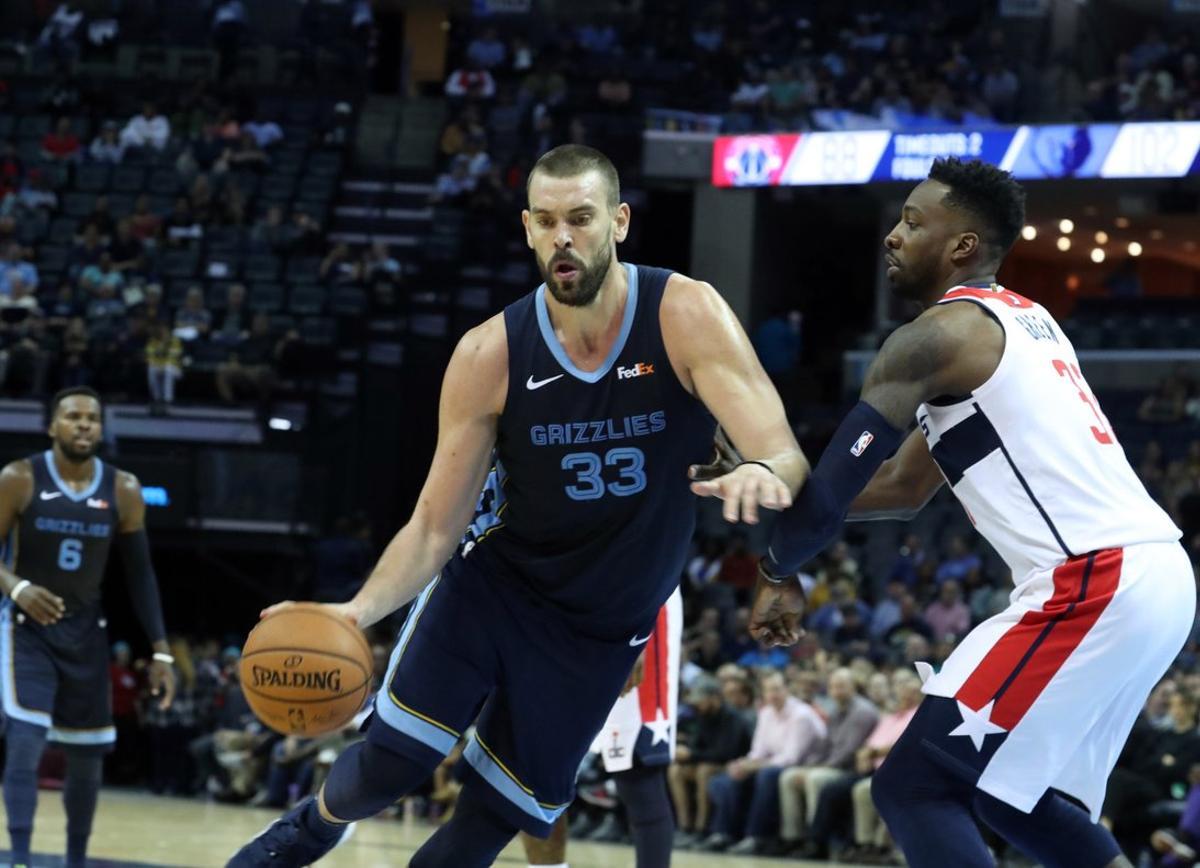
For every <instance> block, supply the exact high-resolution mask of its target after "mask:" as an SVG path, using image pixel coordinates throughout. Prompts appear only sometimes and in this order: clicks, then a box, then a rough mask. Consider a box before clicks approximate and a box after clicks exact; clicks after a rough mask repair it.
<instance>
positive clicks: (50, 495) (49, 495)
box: [38, 491, 62, 500]
mask: <svg viewBox="0 0 1200 868" xmlns="http://www.w3.org/2000/svg"><path fill="white" fill-rule="evenodd" d="M38 497H39V498H41V499H42V500H54V498H56V497H62V492H61V491H43V492H42V493H41V494H39V495H38Z"/></svg>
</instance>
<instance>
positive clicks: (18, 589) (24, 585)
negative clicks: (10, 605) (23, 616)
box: [8, 579, 33, 602]
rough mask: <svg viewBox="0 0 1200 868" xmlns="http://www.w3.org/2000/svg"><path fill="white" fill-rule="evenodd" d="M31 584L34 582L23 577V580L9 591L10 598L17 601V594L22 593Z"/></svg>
mask: <svg viewBox="0 0 1200 868" xmlns="http://www.w3.org/2000/svg"><path fill="white" fill-rule="evenodd" d="M31 584H33V583H32V582H31V581H29V580H28V579H21V581H19V582H17V583H16V584H15V585H13V589H12V590H11V591H9V592H8V598H9V599H10V600H12V601H13V602H16V599H17V594H19V593H21V591H23V590H25V589H26V588H28V587H29V586H30V585H31Z"/></svg>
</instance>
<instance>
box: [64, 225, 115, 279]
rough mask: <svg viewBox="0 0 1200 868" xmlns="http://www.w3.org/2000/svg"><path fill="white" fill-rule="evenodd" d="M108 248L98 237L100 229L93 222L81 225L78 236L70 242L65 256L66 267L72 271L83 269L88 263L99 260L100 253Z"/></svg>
mask: <svg viewBox="0 0 1200 868" xmlns="http://www.w3.org/2000/svg"><path fill="white" fill-rule="evenodd" d="M106 250H108V245H107V244H105V243H104V239H103V238H101V237H100V231H99V230H98V229H96V227H95V225H94V224H89V225H87V226H84V227H83V231H82V232H81V233H80V235H79V237H78V238H76V239H75V240H74V241H73V242H72V244H71V253H70V255H69V256H68V258H67V263H68V269H69V270H70V271H71V272H72V273H75V272H78V271H81V270H83V269H84V268H85V267H87V266H89V265H94V264H96V263H98V262H99V261H100V254H102V253H104V251H106Z"/></svg>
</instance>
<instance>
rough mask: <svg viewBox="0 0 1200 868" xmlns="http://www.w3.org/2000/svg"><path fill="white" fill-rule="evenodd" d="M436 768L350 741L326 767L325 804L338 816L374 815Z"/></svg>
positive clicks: (432, 763) (433, 763) (433, 760)
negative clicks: (327, 772) (330, 766)
mask: <svg viewBox="0 0 1200 868" xmlns="http://www.w3.org/2000/svg"><path fill="white" fill-rule="evenodd" d="M435 768H437V760H436V758H430V759H429V760H427V761H425V762H421V761H418V760H415V759H413V758H412V757H409V756H405V755H403V754H399V753H395V752H394V751H390V750H387V749H386V748H382V747H379V746H378V745H375V744H372V743H370V742H366V741H360V742H357V743H355V744H352V745H350V747H349V748H347V749H346V751H345V752H344V753H343V754H342V755H341V756H340V757H338V759H337V762H335V763H334V764H333V767H332V768H331V769H330V770H329V777H328V779H326V781H325V806H326V808H327V809H328V810H329V813H331V814H332V815H333V816H335V817H337V818H338V819H339V820H344V821H347V822H349V821H353V820H362V819H366V818H367V817H373V816H375V815H376V814H378V813H379V812H380V811H382V810H383V809H385V808H387V807H389V806H390V805H392V804H394V803H395V802H396V801H397V800H399V799H400V798H402V797H403V796H405V795H407V794H408V793H409V792H411V791H412V790H413V789H415V788H416V787H417V786H419V785H420V784H421V783H423V782H424V781H425V780H427V779H428V778H429V777H430V776H431V775H432V774H433V770H434V769H435Z"/></svg>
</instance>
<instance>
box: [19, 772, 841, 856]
mask: <svg viewBox="0 0 1200 868" xmlns="http://www.w3.org/2000/svg"><path fill="white" fill-rule="evenodd" d="M0 808H2V806H0ZM2 813H3V811H2V810H0V814H2ZM276 816H278V812H277V811H267V810H260V809H255V808H247V807H243V806H237V805H217V804H208V803H205V802H202V801H196V800H194V799H178V798H168V797H162V796H152V795H149V794H146V793H137V792H130V791H126V790H105V791H104V792H103V793H102V794H101V795H100V808H99V810H98V811H97V814H96V826H95V831H94V833H93V835H92V844H91V848H90V850H89V853H88V857H89V863H88V864H89V866H92V868H134V866H137V868H151V866H153V868H184V866H186V868H210V866H222V865H224V864H225V860H226V859H228V858H229V856H231V855H232V854H233V853H234V852H235V851H236V850H237V848H238V847H240V846H241V845H242V844H243V843H245V842H246V841H248V840H249V839H250V838H252V837H254V836H255V835H256V834H258V833H259V832H260V831H261V830H262V829H263V828H264V827H265V826H266V825H267V824H268V823H270V822H271V820H273V819H274V818H275V817H276ZM63 824H64V814H63V809H62V800H61V798H60V795H59V794H58V793H55V792H49V791H42V792H41V793H40V794H39V798H38V813H37V819H36V821H35V827H34V839H33V843H34V851H35V853H37V854H39V855H40V858H39V856H36V855H35V857H34V865H35V866H37V868H50V866H60V865H61V864H62V859H61V856H62V853H63V848H64V846H65V841H66V836H65V831H64V826H63ZM3 828H4V827H3V826H2V825H0V840H2V841H3V844H0V866H5V868H7V862H6V861H5V857H6V856H7V851H6V850H4V849H2V848H3V847H6V846H7V844H8V841H7V835H6V834H5V833H4V832H3ZM431 831H432V827H430V826H427V825H424V824H421V823H413V822H411V821H404V820H368V821H367V822H365V823H359V825H358V828H357V829H356V830H355V834H354V837H352V838H351V839H350V840H349V841H348V842H346V843H345V844H343V845H342V846H341V847H339V848H338V849H337V850H334V851H333V852H332V853H331V854H329V856H327V857H326V858H325V859H322V860H321V862H320V865H321V868H326V866H328V868H395V866H399V868H403V866H405V865H407V864H408V859H409V857H410V856H411V855H412V854H413V852H414V851H415V850H416V848H417V847H418V846H420V844H421V842H422V841H424V840H425V839H426V838H427V837H428V836H429V834H430V832H431ZM568 855H569V857H570V864H571V868H633V851H632V850H631V849H630V848H629V847H624V846H617V845H608V844H588V843H582V842H573V843H572V845H571V850H570V853H569V854H568ZM496 864H497V866H501V868H510V866H511V868H516V866H520V868H525V865H526V862H525V858H524V854H523V852H522V850H521V847H520V845H519V844H516V845H511V846H510V847H509V848H508V849H507V850H505V851H504V853H503V855H501V857H500V860H499V861H498V862H497V863H496ZM818 864H819V865H823V866H827V865H829V864H830V863H827V862H822V863H814V862H797V861H781V860H777V859H757V858H747V857H742V858H735V857H730V856H721V855H709V854H703V853H688V852H679V853H676V854H675V857H674V859H673V860H672V868H784V866H787V868H805V866H816V865H818Z"/></svg>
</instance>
